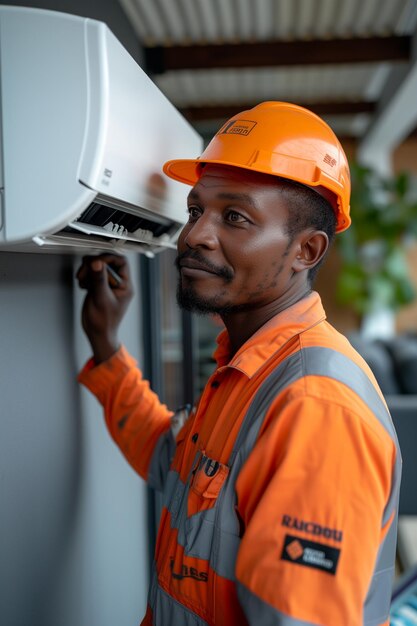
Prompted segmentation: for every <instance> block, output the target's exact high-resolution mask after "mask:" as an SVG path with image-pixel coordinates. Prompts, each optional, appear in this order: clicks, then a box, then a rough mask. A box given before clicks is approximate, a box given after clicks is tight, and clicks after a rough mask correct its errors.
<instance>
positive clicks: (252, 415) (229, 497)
mask: <svg viewBox="0 0 417 626" xmlns="http://www.w3.org/2000/svg"><path fill="white" fill-rule="evenodd" d="M305 376H323V377H327V378H331V379H333V380H336V381H338V382H340V383H341V384H343V385H346V387H348V388H349V389H351V390H352V391H353V392H354V393H355V394H356V395H357V396H358V397H359V398H360V399H361V400H362V401H363V403H364V404H365V405H366V406H368V407H369V409H370V410H371V411H372V413H373V414H374V415H375V417H376V419H377V420H378V421H379V422H380V424H381V425H382V426H383V427H384V428H385V430H386V431H387V432H388V433H389V435H390V436H391V438H392V440H393V441H394V443H395V445H396V449H397V455H396V463H395V468H394V475H393V483H392V488H391V493H390V497H389V500H388V502H387V505H386V507H385V510H384V514H383V519H382V526H384V525H385V524H386V523H387V522H388V521H389V519H390V517H391V516H392V514H393V512H394V511H395V516H394V520H393V522H392V526H391V528H390V530H389V532H388V533H387V536H386V538H385V540H384V542H383V543H382V544H381V546H380V550H379V553H378V558H377V562H376V565H375V570H374V574H373V578H372V583H371V585H370V589H369V593H368V596H367V599H366V604H365V607H364V617H365V620H366V622H365V623H366V626H374V625H375V626H376V625H377V624H378V625H379V624H380V623H381V621H384V620H385V619H386V618H387V615H388V610H389V603H390V589H391V582H392V568H393V564H394V557H395V544H396V520H397V510H398V498H399V484H400V476H401V456H400V453H399V447H398V441H397V437H396V434H395V430H394V427H393V424H392V421H391V417H390V415H389V412H388V410H387V408H386V406H385V404H384V402H383V400H382V399H381V397H380V395H379V393H378V392H377V390H376V389H375V387H374V386H373V384H372V382H371V381H370V379H369V378H368V376H367V375H366V374H365V372H364V371H363V370H362V369H361V368H360V367H359V366H358V365H356V363H354V362H353V361H352V360H351V359H349V358H348V357H346V356H344V355H343V354H341V353H339V352H337V351H335V350H332V349H329V348H320V347H312V348H304V349H302V350H300V351H299V352H296V353H295V354H293V355H291V356H289V357H288V358H287V359H285V360H284V361H283V362H281V363H280V364H279V365H278V366H277V367H276V368H275V369H274V370H273V371H272V373H271V374H270V375H269V376H268V377H267V378H266V379H265V380H264V381H263V383H262V385H261V386H260V387H259V389H258V390H257V393H256V394H255V396H254V398H253V400H252V402H251V405H250V407H249V409H248V411H247V413H246V415H245V418H244V420H243V422H242V424H241V427H240V430H239V433H238V435H237V437H236V441H235V444H234V447H233V450H232V453H231V455H230V459H229V463H228V465H229V470H230V471H229V476H228V478H227V480H226V482H225V484H224V485H223V487H222V490H221V491H220V494H219V496H218V499H217V502H216V504H215V506H214V507H212V508H209V509H207V510H205V511H201V512H199V513H196V514H195V515H193V516H191V517H190V518H187V500H188V491H189V483H190V478H191V473H192V470H191V471H190V474H189V477H188V480H187V482H186V484H184V483H183V482H182V481H181V480H180V477H179V475H178V473H177V472H174V471H170V472H168V478H167V483H166V489H165V495H166V498H165V501H166V506H167V508H168V510H169V511H170V513H171V525H172V527H173V528H176V529H177V530H178V543H179V544H180V545H182V546H183V547H184V551H185V554H186V555H190V556H193V557H197V558H200V559H203V560H206V561H208V562H209V565H210V568H211V569H212V570H214V571H215V572H216V573H217V574H219V575H220V576H222V577H224V578H227V579H229V580H235V575H234V570H235V562H236V555H237V552H238V549H239V543H240V538H239V523H238V520H237V517H236V513H235V506H236V494H235V483H236V480H237V477H238V475H239V473H240V470H241V468H242V466H243V464H244V463H245V461H246V460H247V458H248V456H249V454H250V453H251V451H252V449H253V447H254V445H255V443H256V441H257V438H258V434H259V430H260V428H261V426H262V424H263V422H264V419H265V416H266V414H267V412H268V410H269V407H270V405H271V403H272V402H273V400H274V399H275V398H276V397H277V395H278V394H280V393H281V392H282V391H284V390H285V388H286V387H288V386H289V385H290V384H292V383H294V382H295V381H297V380H299V379H300V378H302V377H305ZM165 448H166V449H169V446H168V445H166V444H161V447H160V448H158V449H159V451H161V450H162V449H165ZM155 452H157V451H155ZM159 453H160V452H159ZM199 454H200V453H197V455H196V457H195V459H194V462H193V465H192V468H195V467H196V463H197V462H198V458H199V457H198V455H199ZM156 459H157V457H156V456H155V453H154V456H153V457H152V463H153V462H154V461H155V462H156ZM162 473H163V472H162V471H161V470H159V471H158V472H156V471H155V470H153V471H152V475H153V476H161V475H162ZM239 588H241V585H239ZM161 593H162V592H161ZM248 594H249V591H248V590H247V589H245V592H244V595H243V596H242V598H241V600H242V606H244V608H245V611H247V614H248V616H249V617H250V616H251V615H255V613H253V614H252V613H251V611H252V607H254V609H253V610H255V609H256V611H257V612H258V611H261V615H262V619H260V618H259V614H258V613H256V615H258V617H257V618H256V619H255V617H254V620H253V622H254V623H262V626H264V624H265V625H267V624H272V623H273V624H275V625H276V624H280V625H281V624H282V625H285V626H298V625H300V626H301V625H304V624H307V622H301V621H298V620H294V619H292V618H290V617H287V616H284V615H281V614H280V613H279V612H277V611H275V609H273V607H270V606H269V605H267V604H265V603H263V602H262V600H261V599H260V598H257V597H256V596H255V595H254V594H251V595H248ZM163 595H164V596H165V595H166V594H163ZM158 598H159V594H158ZM158 598H156V597H155V600H154V601H155V602H162V605H161V606H165V604H164V602H166V600H163V601H162V600H161V599H160V598H159V599H158ZM151 606H152V608H154V606H156V605H155V604H151ZM161 610H162V609H161ZM169 610H170V611H171V610H172V609H171V608H170V609H169ZM263 615H264V616H263ZM376 615H378V616H379V617H378V618H377V617H376ZM178 619H179V618H178ZM181 619H182V618H181ZM187 619H188V618H187ZM197 619H198V618H197ZM268 620H274V621H268ZM159 623H161V624H162V622H158V624H159ZM167 623H168V624H169V623H170V622H167ZM172 623H173V622H172ZM177 623H184V624H188V623H190V624H194V623H203V622H187V621H184V620H183V621H181V620H180V619H179V621H178V622H177Z"/></svg>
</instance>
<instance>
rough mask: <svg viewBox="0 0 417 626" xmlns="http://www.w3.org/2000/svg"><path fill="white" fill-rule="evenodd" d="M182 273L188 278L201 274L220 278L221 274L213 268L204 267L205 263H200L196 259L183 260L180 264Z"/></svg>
mask: <svg viewBox="0 0 417 626" xmlns="http://www.w3.org/2000/svg"><path fill="white" fill-rule="evenodd" d="M179 266H180V269H181V272H182V273H183V274H185V275H186V276H187V275H189V276H197V275H199V274H200V273H204V274H212V275H213V276H219V273H218V272H216V271H215V270H213V269H212V268H211V267H208V266H207V265H204V264H203V263H199V262H198V261H195V260H194V259H183V260H182V261H180V263H179Z"/></svg>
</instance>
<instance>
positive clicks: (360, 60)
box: [0, 0, 417, 626]
mask: <svg viewBox="0 0 417 626" xmlns="http://www.w3.org/2000/svg"><path fill="white" fill-rule="evenodd" d="M1 4H10V5H21V6H32V7H39V8H44V9H52V10H57V11H64V12H67V13H72V14H74V15H80V16H84V17H90V18H93V19H98V20H101V21H103V22H106V23H107V25H108V26H109V28H110V29H111V30H112V31H113V33H114V34H115V35H116V37H117V38H118V39H119V40H120V41H121V43H122V44H123V45H124V47H125V48H127V50H128V51H129V52H130V54H131V55H132V56H133V57H134V58H135V59H136V61H137V62H138V63H139V64H140V65H141V67H142V68H143V69H144V70H145V71H146V73H147V74H148V75H149V76H150V77H151V79H152V80H153V81H154V82H155V83H156V85H157V86H158V87H159V88H160V90H161V91H162V92H163V94H165V96H166V97H167V98H168V99H169V100H170V101H171V102H172V103H173V104H174V105H175V106H176V107H177V108H178V109H179V111H180V112H181V113H182V114H183V115H184V117H185V118H186V119H187V120H188V121H189V123H190V124H191V125H192V126H193V127H194V128H195V129H196V130H197V131H198V132H199V133H200V134H201V135H202V137H203V138H204V140H205V141H208V140H209V139H210V138H211V136H212V135H213V134H214V133H215V132H216V130H217V129H218V128H219V127H220V126H221V125H222V124H223V123H224V121H226V120H227V119H228V118H229V117H231V116H232V115H234V114H236V113H238V112H240V111H242V110H245V109H247V108H250V107H251V106H254V105H255V104H257V103H259V102H261V101H265V100H284V101H290V102H294V103H296V104H300V105H303V106H306V107H308V108H310V109H311V110H313V111H314V112H316V113H317V114H319V115H320V116H321V117H323V118H324V119H325V120H326V121H327V122H328V123H329V124H330V126H331V127H332V128H333V130H334V131H335V132H336V134H337V135H338V137H339V139H340V140H341V142H342V144H343V146H344V148H345V151H346V153H347V155H348V158H349V161H350V165H351V170H352V183H353V189H352V220H353V222H352V227H351V228H350V229H349V230H348V231H346V233H343V234H341V235H340V236H338V238H337V242H336V244H335V246H334V247H333V249H332V251H331V252H330V254H329V257H328V260H327V263H326V265H325V266H324V268H323V269H322V270H321V273H320V274H319V277H318V279H317V283H316V285H315V287H316V289H317V290H318V291H319V292H320V294H321V295H322V299H323V302H324V306H325V309H326V310H327V314H328V318H329V320H330V322H331V323H332V324H333V325H335V326H336V328H338V329H339V330H340V331H342V332H343V333H345V334H347V335H348V336H349V338H350V339H351V341H352V342H353V343H354V345H355V346H356V347H357V348H358V350H359V351H360V352H361V353H362V354H363V356H364V357H365V358H366V359H367V360H368V362H369V363H370V365H371V366H372V368H373V369H374V372H375V374H376V376H377V378H378V380H379V382H380V384H381V387H382V389H383V391H384V393H385V394H386V397H387V401H388V404H389V406H390V408H391V412H392V415H393V419H394V422H395V425H396V428H397V431H398V434H399V438H400V443H401V447H402V451H403V457H404V479H403V488H402V492H401V510H400V513H401V517H400V531H399V543H398V580H399V581H400V580H403V579H402V578H401V576H403V575H404V574H406V575H407V576H413V575H414V572H415V567H416V564H417V530H416V521H415V520H416V517H415V516H417V492H416V488H415V484H416V482H417V481H416V479H417V454H416V447H417V299H416V294H417V243H416V237H417V0H349V1H346V0H344V1H343V0H39V1H38V2H36V1H29V0H26V1H23V2H19V1H18V2H15V1H9V2H2V3H1ZM178 156H179V157H180V156H181V146H178ZM174 257H175V254H173V253H171V252H166V253H164V254H162V255H160V256H157V257H156V258H155V259H153V260H150V259H146V258H142V257H141V258H139V259H138V258H137V257H135V258H132V259H131V264H132V268H133V272H134V278H135V281H136V289H137V296H138V297H137V299H136V300H135V302H134V303H133V305H132V309H131V312H130V313H129V316H128V318H127V320H126V322H125V325H124V330H123V338H125V339H126V345H127V346H128V347H129V349H130V350H131V351H132V352H133V354H134V355H135V356H137V358H138V359H139V360H140V362H141V363H142V364H143V367H144V370H145V374H146V375H147V376H148V377H149V378H150V380H151V384H152V387H153V388H154V389H155V390H156V391H157V392H158V393H160V395H161V397H162V398H163V400H164V401H165V402H167V404H168V405H169V406H170V407H176V406H180V405H182V404H184V402H192V400H193V398H195V397H196V395H198V393H199V392H200V390H201V388H202V386H203V384H204V381H205V380H206V378H207V376H208V375H209V374H210V373H211V371H212V369H213V366H214V364H213V361H212V358H211V354H212V351H213V347H214V342H215V337H216V335H217V334H218V332H219V330H220V326H219V323H218V321H217V320H215V319H207V318H196V317H193V318H192V317H191V316H190V315H189V314H187V313H182V312H180V311H179V310H178V309H177V306H176V301H175V290H176V280H177V278H176V270H175V268H174V266H173V260H174ZM76 265H77V260H76V259H75V260H74V259H73V258H70V257H65V256H62V257H53V258H51V257H48V255H45V256H44V257H42V256H41V255H39V256H36V257H35V256H34V255H30V254H21V253H20V254H19V253H1V254H0V277H1V283H0V293H1V300H0V313H1V316H2V319H3V320H5V321H6V322H7V323H3V324H2V325H1V326H0V329H1V330H0V333H1V335H0V339H1V345H2V351H3V356H2V359H1V366H2V374H1V377H0V384H1V385H2V388H1V389H0V392H1V397H2V400H3V409H2V410H3V412H4V418H3V420H4V421H3V441H2V445H3V446H4V448H3V450H2V455H1V459H2V460H1V461H0V463H1V465H0V488H1V489H2V492H1V497H2V507H3V511H4V513H3V514H2V516H1V517H0V525H1V528H0V531H1V532H0V541H1V542H2V543H1V554H2V564H1V565H0V621H1V622H2V624H3V623H4V624H5V626H21V625H22V626H23V625H25V626H26V624H28V623H31V624H33V625H34V626H52V625H53V626H75V625H76V626H87V625H88V626H91V624H93V625H97V626H113V625H114V624H115V623H117V624H118V625H119V626H124V625H126V626H128V624H132V623H136V622H137V621H138V618H139V617H140V616H141V615H142V614H143V612H144V606H145V602H146V589H147V578H148V568H149V558H150V554H152V549H153V546H152V542H153V537H154V529H155V526H156V517H157V515H158V513H157V511H158V506H157V505H156V506H155V502H154V499H153V495H152V494H149V493H148V492H147V491H146V490H145V488H144V487H143V485H142V484H141V483H140V481H139V479H137V477H136V476H134V475H133V473H132V472H131V470H130V469H129V468H128V467H127V466H125V462H124V461H123V460H121V459H119V456H118V452H117V451H116V450H114V449H113V447H112V444H111V443H109V441H108V440H107V434H106V433H105V432H104V428H103V424H102V423H101V421H100V420H101V418H100V415H101V411H100V409H99V407H97V406H96V405H95V404H94V402H93V401H92V400H91V398H88V397H87V396H86V395H85V394H84V392H82V391H81V392H80V391H79V390H78V388H77V387H76V385H75V383H74V380H75V375H76V372H77V369H78V368H79V367H80V365H81V364H82V362H83V359H85V358H86V357H87V356H88V346H87V345H86V342H85V339H84V338H83V336H82V334H81V333H80V330H79V321H78V320H79V309H80V306H81V296H80V295H79V294H78V292H77V290H76V289H75V288H74V282H73V274H74V269H75V267H76ZM27 302H30V307H28V306H26V303H27ZM45 339H47V342H46V343H45ZM45 345H46V346H47V349H46V350H45ZM74 345H75V352H74V349H73V346H74ZM64 351H65V353H66V354H68V355H69V356H68V359H66V360H63V358H62V355H63V352H64ZM17 377H18V380H19V382H17ZM20 381H23V382H20ZM65 381H66V382H65ZM21 385H23V386H24V387H25V389H26V391H27V393H25V394H22V393H21V392H20V389H21ZM38 407H41V408H38ZM74 415H75V416H77V417H76V418H74ZM22 461H23V462H22ZM122 486H123V487H122ZM149 538H150V539H149ZM5 564H7V565H5ZM396 619H397V620H400V617H396ZM394 623H396V624H402V623H403V622H400V621H397V622H394V621H393V624H394ZM404 623H405V622H404ZM412 623H417V621H415V622H412Z"/></svg>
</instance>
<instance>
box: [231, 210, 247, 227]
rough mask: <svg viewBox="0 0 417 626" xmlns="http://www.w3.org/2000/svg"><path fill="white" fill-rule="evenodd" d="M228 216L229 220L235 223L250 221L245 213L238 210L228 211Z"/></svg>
mask: <svg viewBox="0 0 417 626" xmlns="http://www.w3.org/2000/svg"><path fill="white" fill-rule="evenodd" d="M226 218H227V220H228V221H229V222H234V223H235V224H243V222H247V221H248V220H247V219H246V218H245V217H244V216H243V215H241V214H240V213H238V212H237V211H228V213H227V215H226Z"/></svg>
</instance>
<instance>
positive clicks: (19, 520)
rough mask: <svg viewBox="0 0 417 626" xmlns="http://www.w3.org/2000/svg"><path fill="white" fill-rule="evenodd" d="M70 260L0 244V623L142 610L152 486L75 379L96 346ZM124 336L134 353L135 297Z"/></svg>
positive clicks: (93, 621) (70, 622) (103, 619)
mask: <svg viewBox="0 0 417 626" xmlns="http://www.w3.org/2000/svg"><path fill="white" fill-rule="evenodd" d="M74 264H75V265H77V261H76V260H75V259H73V258H72V257H64V256H56V255H40V254H39V255H29V254H22V253H20V254H12V253H4V252H3V253H0V350H1V353H0V354H1V356H0V398H1V405H0V415H1V418H0V419H1V438H0V623H1V624H2V625H4V626H27V625H28V624H31V626H115V625H116V624H117V626H130V625H132V624H137V623H138V622H139V618H140V617H141V616H143V614H144V611H145V605H146V592H147V584H148V580H147V572H148V564H147V557H148V533H147V527H146V518H147V511H146V488H145V486H144V484H143V483H142V481H141V480H140V479H139V478H138V477H137V476H136V475H135V473H134V472H133V470H131V468H130V467H129V466H128V465H127V463H126V462H125V460H124V459H123V457H122V456H121V454H120V453H119V451H118V449H117V448H116V446H115V445H114V444H113V443H112V441H111V440H110V438H109V436H108V433H107V431H106V428H105V425H104V422H103V419H102V412H101V408H100V407H99V405H98V403H97V402H96V400H95V399H94V398H93V397H92V396H91V395H90V394H89V393H88V392H87V391H85V390H83V389H81V388H80V387H79V385H78V384H77V383H76V373H77V371H78V369H79V367H80V366H81V364H82V363H83V362H84V360H85V359H86V358H87V356H88V355H89V347H88V345H87V342H86V340H85V338H84V336H83V334H82V332H81V329H80V324H79V313H80V307H81V302H82V297H83V294H82V292H80V291H79V290H78V288H76V287H75V284H74V278H73V276H74ZM131 264H132V265H133V274H134V280H135V282H138V272H137V270H136V267H135V266H136V264H137V259H132V260H131ZM121 337H122V340H123V341H124V342H125V343H126V344H128V345H129V347H130V348H131V350H132V353H133V354H134V356H136V357H137V358H138V357H139V356H140V349H139V346H140V306H139V298H138V297H136V298H135V299H134V301H133V303H132V306H131V308H130V310H129V313H128V316H127V319H126V321H125V322H124V325H123V329H122V335H121Z"/></svg>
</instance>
